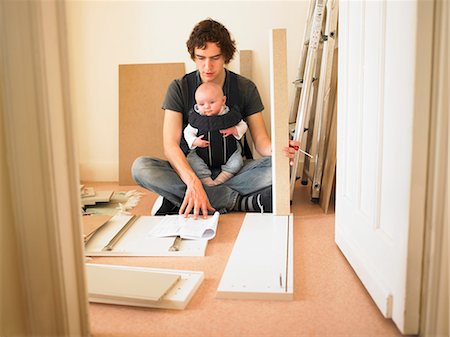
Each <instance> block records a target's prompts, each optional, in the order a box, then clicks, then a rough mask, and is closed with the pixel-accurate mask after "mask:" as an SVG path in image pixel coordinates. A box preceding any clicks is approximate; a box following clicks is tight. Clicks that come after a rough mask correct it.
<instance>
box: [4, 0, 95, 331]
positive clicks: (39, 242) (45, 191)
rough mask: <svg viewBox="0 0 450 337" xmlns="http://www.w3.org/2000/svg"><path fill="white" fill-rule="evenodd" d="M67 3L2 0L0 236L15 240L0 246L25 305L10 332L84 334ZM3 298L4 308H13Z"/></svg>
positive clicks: (85, 310)
mask: <svg viewBox="0 0 450 337" xmlns="http://www.w3.org/2000/svg"><path fill="white" fill-rule="evenodd" d="M64 4H65V3H64V1H2V2H0V29H1V30H0V38H1V39H0V41H1V44H2V45H1V51H0V57H1V62H0V69H1V72H0V76H1V81H0V84H1V86H0V97H1V101H0V102H1V105H0V118H2V122H3V123H1V124H0V126H2V130H1V133H2V137H3V139H2V140H3V141H4V144H5V145H4V148H3V149H4V151H2V158H1V160H2V164H4V167H6V169H5V172H2V179H3V178H4V177H5V180H6V181H7V182H9V184H8V186H7V188H8V189H9V192H10V193H9V195H10V201H9V204H10V205H11V208H10V209H8V211H9V212H10V213H11V214H9V215H8V217H7V218H6V219H7V220H8V221H7V223H3V221H2V226H8V227H9V228H10V229H11V228H12V230H9V231H7V232H6V231H5V232H6V233H7V235H8V238H2V239H4V240H9V241H14V245H13V244H11V245H9V246H8V247H9V248H3V247H2V253H3V254H8V256H13V257H14V258H15V260H16V261H15V262H16V263H17V265H18V269H17V271H16V272H15V275H11V277H12V278H13V281H14V280H15V281H16V282H17V283H18V284H20V286H19V287H18V291H17V293H18V294H17V296H16V297H15V299H16V300H17V299H20V300H21V302H22V303H20V304H21V307H22V308H23V310H22V313H21V314H17V315H16V317H14V321H15V322H14V323H11V322H9V321H8V322H4V323H5V326H4V327H2V328H4V329H5V331H6V332H8V331H9V333H7V334H14V331H25V332H26V335H27V336H89V334H90V332H89V315H88V314H89V313H88V301H87V292H86V286H85V275H84V252H83V243H82V241H83V240H82V230H81V212H80V207H81V206H80V200H79V196H80V192H79V189H80V187H79V173H78V161H77V158H76V154H75V146H74V136H73V128H72V124H73V123H72V114H71V111H70V95H69V76H68V69H69V67H68V54H67V46H66V41H67V38H66V28H65V27H66V25H65V7H64ZM2 188H3V187H2ZM6 193H7V192H5V194H6ZM2 219H5V218H4V217H3V216H2ZM11 247H13V248H11ZM6 249H9V251H5V250H6ZM6 272H8V273H9V270H7V271H6ZM9 276H10V275H8V277H9ZM13 281H12V282H13ZM19 293H20V294H19ZM10 301H11V303H8V302H6V303H5V302H3V301H2V306H3V305H5V306H17V305H18V304H17V303H14V301H12V300H10ZM3 310H9V308H2V311H3ZM14 329H15V330H14ZM1 334H3V333H1Z"/></svg>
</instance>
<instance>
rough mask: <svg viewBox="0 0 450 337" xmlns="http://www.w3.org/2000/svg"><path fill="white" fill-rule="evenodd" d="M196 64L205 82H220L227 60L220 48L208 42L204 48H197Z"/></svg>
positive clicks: (195, 51)
mask: <svg viewBox="0 0 450 337" xmlns="http://www.w3.org/2000/svg"><path fill="white" fill-rule="evenodd" d="M194 53H195V64H196V65H197V69H198V70H199V72H200V77H201V78H202V81H203V82H219V80H220V79H221V76H222V75H223V73H224V66H225V60H224V57H223V55H222V52H221V50H220V48H219V47H218V46H217V44H215V43H213V42H207V43H206V47H205V48H204V49H199V48H195V49H194Z"/></svg>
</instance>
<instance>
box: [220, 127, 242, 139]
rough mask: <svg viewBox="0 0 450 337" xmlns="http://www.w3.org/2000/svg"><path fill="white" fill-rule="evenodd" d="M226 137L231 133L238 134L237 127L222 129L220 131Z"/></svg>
mask: <svg viewBox="0 0 450 337" xmlns="http://www.w3.org/2000/svg"><path fill="white" fill-rule="evenodd" d="M219 132H220V133H221V134H222V135H223V136H224V137H228V136H230V135H233V136H237V132H238V131H237V128H236V127H235V126H232V127H231V128H228V129H224V130H220V131H219Z"/></svg>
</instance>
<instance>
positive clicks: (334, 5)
mask: <svg viewBox="0 0 450 337" xmlns="http://www.w3.org/2000/svg"><path fill="white" fill-rule="evenodd" d="M338 4H339V2H338V1H337V0H328V1H327V7H326V27H325V34H326V35H327V36H328V39H327V40H326V41H325V42H324V46H323V55H322V61H321V66H320V78H319V92H318V93H317V96H318V98H317V99H318V102H317V108H316V116H317V121H316V123H317V124H316V126H315V127H314V136H315V139H316V141H317V143H318V145H317V151H316V155H315V160H314V162H315V165H314V176H313V179H312V180H313V183H312V189H311V197H312V198H313V199H315V198H319V195H320V189H321V182H322V175H323V168H324V160H325V157H326V146H327V144H328V133H327V129H328V125H329V124H330V122H329V120H330V116H329V114H330V113H331V112H332V106H333V105H332V104H333V102H332V101H331V103H330V98H331V95H332V93H333V92H334V91H336V86H334V87H333V83H332V82H333V81H332V76H333V72H334V73H336V69H337V63H336V62H334V61H335V59H336V58H335V57H334V55H335V54H336V55H337V53H335V43H336V36H337V20H338V6H339V5H338Z"/></svg>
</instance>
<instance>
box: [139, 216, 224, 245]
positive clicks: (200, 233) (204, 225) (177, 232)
mask: <svg viewBox="0 0 450 337" xmlns="http://www.w3.org/2000/svg"><path fill="white" fill-rule="evenodd" d="M218 222H219V212H215V213H214V215H212V216H208V218H207V219H203V218H201V217H199V218H198V219H197V220H194V219H193V218H191V217H188V218H185V217H184V216H183V215H166V216H164V217H162V218H161V221H160V222H159V223H158V224H157V225H156V226H155V227H153V228H152V230H151V231H150V232H149V233H148V234H149V235H150V236H154V237H160V238H162V237H167V236H179V237H181V238H182V239H193V240H198V239H206V240H210V239H212V238H213V237H215V236H216V229H217V223H218Z"/></svg>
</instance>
